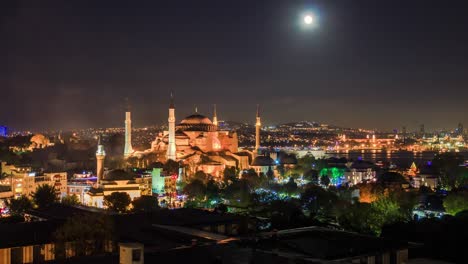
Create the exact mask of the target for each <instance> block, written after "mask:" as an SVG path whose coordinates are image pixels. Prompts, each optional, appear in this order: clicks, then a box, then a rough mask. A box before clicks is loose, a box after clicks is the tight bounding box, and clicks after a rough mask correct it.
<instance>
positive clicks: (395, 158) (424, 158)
mask: <svg viewBox="0 0 468 264" xmlns="http://www.w3.org/2000/svg"><path fill="white" fill-rule="evenodd" d="M436 154H438V152H436V151H424V152H412V151H385V150H362V151H347V152H346V151H342V152H341V151H340V152H333V153H331V152H330V153H328V152H327V153H326V155H327V157H337V158H341V157H345V158H347V159H348V160H357V159H361V158H362V159H363V160H368V161H372V162H378V161H382V162H391V163H393V164H395V165H397V166H398V167H400V168H408V167H409V166H411V163H413V162H414V163H416V165H418V166H421V165H424V164H426V163H427V162H428V161H431V160H432V159H433V158H434V156H435V155H436ZM457 154H460V155H462V156H463V157H464V158H465V159H468V152H458V153H457Z"/></svg>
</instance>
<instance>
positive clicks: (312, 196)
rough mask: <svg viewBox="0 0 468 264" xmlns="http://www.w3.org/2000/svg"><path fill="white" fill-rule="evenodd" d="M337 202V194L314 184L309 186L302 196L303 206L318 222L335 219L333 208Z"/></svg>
mask: <svg viewBox="0 0 468 264" xmlns="http://www.w3.org/2000/svg"><path fill="white" fill-rule="evenodd" d="M337 200H338V197H337V195H336V194H335V193H333V192H331V191H328V190H325V189H324V188H322V187H320V186H317V185H313V184H309V185H307V187H306V189H305V190H304V192H303V193H302V194H301V204H302V205H303V207H304V208H305V209H306V210H307V212H309V214H310V215H311V216H312V217H314V218H317V219H318V220H326V219H329V218H332V217H333V212H334V210H333V208H334V206H335V204H336V201H337Z"/></svg>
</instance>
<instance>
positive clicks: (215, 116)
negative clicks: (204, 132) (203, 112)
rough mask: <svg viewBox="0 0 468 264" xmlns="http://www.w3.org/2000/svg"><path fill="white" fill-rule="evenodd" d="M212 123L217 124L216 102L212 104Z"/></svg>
mask: <svg viewBox="0 0 468 264" xmlns="http://www.w3.org/2000/svg"><path fill="white" fill-rule="evenodd" d="M213 125H215V126H218V116H217V115H216V104H214V105H213Z"/></svg>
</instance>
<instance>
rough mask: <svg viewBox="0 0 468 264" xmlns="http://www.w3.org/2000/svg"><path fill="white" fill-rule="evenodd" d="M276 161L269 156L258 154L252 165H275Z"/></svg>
mask: <svg viewBox="0 0 468 264" xmlns="http://www.w3.org/2000/svg"><path fill="white" fill-rule="evenodd" d="M274 165H275V161H274V160H273V159H272V158H270V157H269V156H257V157H255V159H254V160H253V162H252V166H274Z"/></svg>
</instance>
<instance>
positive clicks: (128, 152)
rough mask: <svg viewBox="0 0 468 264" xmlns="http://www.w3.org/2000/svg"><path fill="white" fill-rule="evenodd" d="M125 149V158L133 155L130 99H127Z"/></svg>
mask: <svg viewBox="0 0 468 264" xmlns="http://www.w3.org/2000/svg"><path fill="white" fill-rule="evenodd" d="M125 108H126V109H125V148H124V157H125V158H127V157H129V156H130V155H132V153H133V148H132V117H131V112H130V104H129V103H128V98H127V99H126V106H125Z"/></svg>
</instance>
